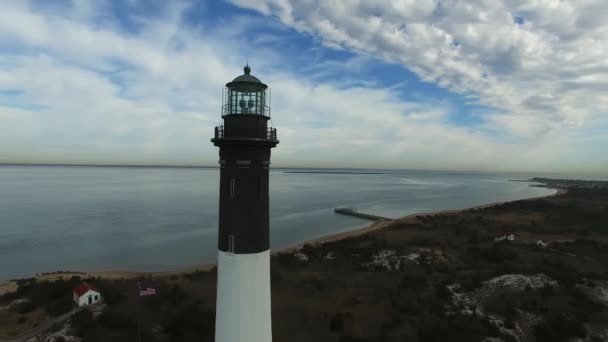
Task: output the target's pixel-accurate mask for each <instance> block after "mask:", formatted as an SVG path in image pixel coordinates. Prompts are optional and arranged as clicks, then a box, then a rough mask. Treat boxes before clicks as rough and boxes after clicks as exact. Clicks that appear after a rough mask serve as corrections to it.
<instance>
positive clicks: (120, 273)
mask: <svg viewBox="0 0 608 342" xmlns="http://www.w3.org/2000/svg"><path fill="white" fill-rule="evenodd" d="M552 189H554V190H555V192H554V193H552V194H549V195H544V196H537V197H530V198H524V199H521V200H515V201H523V200H526V201H527V200H537V199H541V198H547V197H554V196H559V195H562V194H565V193H567V192H568V190H567V189H564V188H552ZM509 202H514V201H507V202H492V203H488V204H483V205H479V206H474V207H469V208H463V209H445V210H434V211H427V212H417V213H412V214H409V215H406V216H402V217H400V218H396V219H393V220H385V221H377V222H374V223H372V224H369V225H367V226H364V227H361V228H356V229H353V230H348V231H345V232H340V233H334V234H329V235H324V236H320V237H317V238H313V239H310V240H305V241H301V242H297V243H295V244H291V245H289V246H285V247H282V248H278V249H275V250H274V251H272V255H277V254H284V253H293V252H296V251H298V250H300V249H301V248H302V247H303V246H305V245H319V244H324V243H328V242H334V241H339V240H343V239H348V238H351V237H355V236H360V235H364V234H367V233H371V232H373V231H376V230H380V229H383V228H385V227H386V226H388V225H389V224H391V223H393V222H399V223H406V222H412V221H415V220H416V217H417V216H420V215H439V214H447V213H458V212H463V211H466V210H471V209H481V208H488V207H491V206H495V205H500V204H504V203H509ZM215 266H216V263H209V264H203V265H198V266H186V267H182V268H178V269H176V270H172V271H156V272H154V271H153V272H144V271H125V270H114V271H97V272H82V271H56V272H48V273H41V274H37V275H35V276H33V277H24V278H21V279H29V278H36V279H37V280H38V281H45V280H48V281H53V280H56V279H59V278H64V279H65V278H70V277H72V276H79V277H81V278H88V277H99V278H103V279H120V278H125V279H129V278H139V277H169V276H172V275H180V274H188V273H194V272H201V271H209V270H211V269H213V268H214V267H215ZM16 280H17V279H13V280H7V281H1V280H0V295H2V294H3V293H6V292H12V291H15V290H16V288H17V286H16Z"/></svg>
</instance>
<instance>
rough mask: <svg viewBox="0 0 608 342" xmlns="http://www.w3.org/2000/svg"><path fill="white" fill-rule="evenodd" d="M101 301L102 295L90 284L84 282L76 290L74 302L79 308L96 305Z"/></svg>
mask: <svg viewBox="0 0 608 342" xmlns="http://www.w3.org/2000/svg"><path fill="white" fill-rule="evenodd" d="M99 301H101V293H99V291H98V290H97V288H96V287H95V286H93V285H91V284H89V283H86V282H82V283H80V285H78V286H76V287H75V288H74V302H75V303H76V305H78V306H85V305H90V304H95V303H97V302H99Z"/></svg>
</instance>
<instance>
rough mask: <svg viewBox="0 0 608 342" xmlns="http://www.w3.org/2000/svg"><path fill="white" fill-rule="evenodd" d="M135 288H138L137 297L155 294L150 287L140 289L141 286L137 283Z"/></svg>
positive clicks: (154, 290)
mask: <svg viewBox="0 0 608 342" xmlns="http://www.w3.org/2000/svg"><path fill="white" fill-rule="evenodd" d="M137 286H138V287H139V296H140V297H141V296H152V295H155V294H156V289H153V288H151V287H148V288H146V289H145V290H142V289H141V284H139V283H137Z"/></svg>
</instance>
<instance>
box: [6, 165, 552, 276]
mask: <svg viewBox="0 0 608 342" xmlns="http://www.w3.org/2000/svg"><path fill="white" fill-rule="evenodd" d="M302 171H305V172H304V173H301V172H302ZM308 171H314V172H319V173H308ZM326 171H327V172H335V171H336V170H281V169H274V170H271V172H270V197H271V198H270V201H271V209H270V217H271V220H270V231H271V246H272V248H279V247H284V246H288V245H292V244H294V243H297V242H301V241H305V240H309V239H312V238H316V237H320V236H323V235H327V234H332V233H337V232H343V231H347V230H350V229H353V228H357V227H360V226H362V225H366V224H367V223H368V222H367V221H362V220H359V219H355V218H350V217H345V216H339V215H335V214H334V213H333V209H334V208H335V207H337V206H351V207H356V208H357V209H359V210H360V211H365V212H369V213H372V214H377V215H382V216H388V217H400V216H404V215H407V214H411V213H415V212H422V211H430V210H436V209H457V208H466V207H470V206H475V205H481V204H485V203H490V202H497V201H509V200H515V199H522V198H527V197H534V196H542V195H547V194H550V193H552V192H553V190H549V189H544V188H536V187H530V186H529V184H528V183H522V182H509V181H508V180H509V178H524V177H529V176H532V175H496V174H486V173H476V174H462V173H460V174H459V173H441V172H421V171H411V172H408V171H372V170H369V171H365V170H356V171H354V170H339V171H341V172H348V171H353V172H368V174H337V173H327V172H326ZM371 173H373V174H371ZM218 180H219V170H218V169H205V168H151V167H150V168H148V167H64V166H61V167H59V166H49V167H46V166H0V279H10V278H16V277H25V276H31V275H34V274H36V273H40V272H49V271H56V270H71V271H77V270H82V271H98V270H141V271H162V270H170V269H176V268H180V267H185V266H192V265H197V264H204V263H210V262H214V261H215V257H216V239H217V221H218V216H217V212H218Z"/></svg>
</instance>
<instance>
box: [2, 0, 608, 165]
mask: <svg viewBox="0 0 608 342" xmlns="http://www.w3.org/2000/svg"><path fill="white" fill-rule="evenodd" d="M234 3H236V4H238V5H239V6H244V7H247V8H250V9H253V10H255V11H258V12H260V13H262V14H263V15H267V16H276V17H277V18H279V20H280V22H282V23H283V24H280V23H278V22H277V21H275V20H272V19H271V20H268V19H267V18H264V17H262V16H258V15H252V14H251V13H243V12H239V13H235V14H234V15H232V16H231V17H230V19H231V20H230V21H231V22H232V24H233V25H231V26H230V27H228V26H226V25H216V24H214V22H213V21H211V19H209V18H206V17H205V19H203V17H202V16H201V18H199V19H200V20H198V21H197V22H196V23H195V24H192V23H189V22H187V20H186V19H185V16H186V15H187V14H188V15H193V13H192V12H193V8H192V7H190V5H189V3H187V2H171V3H167V4H166V5H164V6H165V7H163V8H162V9H161V10H159V11H158V13H157V12H154V14H153V15H152V14H150V13H144V12H138V11H137V8H139V7H138V4H137V3H133V4H132V5H130V6H131V7H130V9H129V11H127V12H125V13H121V16H122V17H123V18H122V19H121V20H123V21H124V20H127V21H128V22H127V23H124V22H121V20H118V18H117V15H116V9H113V8H112V6H110V3H107V2H98V1H90V2H85V1H82V2H81V1H78V2H74V3H73V4H72V5H66V6H64V7H61V8H55V7H51V6H50V5H49V6H46V7H40V6H33V5H32V4H31V3H28V2H24V1H23V2H10V4H3V5H2V6H3V8H2V11H0V39H1V41H2V42H3V43H0V51H2V52H3V53H2V57H0V94H3V92H4V93H5V94H8V95H2V96H0V120H2V125H0V162H77V163H128V164H140V163H143V164H186V165H216V160H217V150H216V148H215V147H213V146H212V145H211V143H210V142H209V138H210V137H211V135H212V132H213V126H214V125H216V124H218V123H219V122H220V113H219V108H220V106H221V103H220V102H221V87H222V86H223V85H224V84H225V83H226V82H227V81H230V80H231V79H232V78H234V77H235V76H237V75H238V74H239V73H240V71H241V68H242V64H243V59H244V58H243V57H244V56H247V55H248V56H249V59H250V61H252V64H253V73H254V74H255V75H256V76H259V77H260V78H261V79H262V80H263V81H264V82H266V83H268V84H269V85H270V86H271V87H272V88H273V89H274V91H273V97H272V99H273V123H274V124H275V126H277V127H278V131H279V139H280V140H281V144H280V145H279V147H278V148H277V149H276V150H273V164H274V165H279V166H330V167H394V168H401V167H406V168H418V169H483V170H496V169H510V170H520V169H530V168H533V169H539V170H540V169H547V168H563V169H566V168H568V169H576V167H578V166H580V163H579V164H575V163H571V162H569V161H564V160H561V158H559V157H556V154H555V151H553V150H552V148H554V147H555V146H567V145H568V144H570V145H572V146H577V148H585V147H586V146H588V143H587V142H585V141H586V140H585V139H586V138H585V136H584V135H581V134H580V132H582V131H583V130H584V129H587V128H588V125H590V124H591V123H596V122H597V123H598V125H605V127H608V124H607V123H606V122H604V121H601V120H600V119H599V118H598V117H599V116H600V115H601V114H602V110H604V112H603V113H605V108H606V104H607V103H606V100H605V99H604V98H603V97H601V96H599V95H600V94H599V91H596V90H595V89H598V87H600V88H601V86H602V84H604V79H603V76H602V73H601V72H600V71H601V70H604V69H605V65H603V64H602V61H601V60H600V58H599V57H598V56H599V55H600V54H599V52H593V51H591V52H590V54H589V55H587V56H580V55H579V54H576V53H574V52H571V53H570V55H569V54H568V53H567V51H570V50H569V49H572V50H573V49H575V48H579V47H580V46H584V45H585V44H587V43H585V41H586V39H590V35H591V36H592V37H595V36H594V35H601V34H602V33H601V32H604V31H602V30H600V29H598V28H594V27H596V26H597V25H603V21H602V20H601V19H602V18H596V17H594V19H593V22H595V24H592V23H589V22H585V23H584V24H583V23H579V22H578V21H577V22H576V25H581V26H580V32H578V31H577V33H576V34H573V33H572V32H569V31H568V30H566V29H565V28H563V27H561V26H559V25H557V23H553V21H552V20H551V15H548V16H542V17H541V16H539V15H538V14H537V12H539V11H541V10H539V9H538V8H537V7H539V6H541V5H538V6H537V7H534V6H532V7H530V6H525V5H523V4H518V3H515V2H512V3H511V2H509V3H508V4H509V6H510V7H506V6H505V7H500V8H498V9H496V8H494V7H492V6H491V4H485V3H471V5H470V6H465V5H461V4H460V3H452V2H446V3H447V5H445V7H442V8H438V7H437V6H436V5H430V4H429V3H428V2H413V1H412V2H404V4H405V5H400V3H395V4H394V5H391V4H389V3H388V2H386V3H385V2H374V3H370V4H360V3H358V2H357V3H353V4H350V3H349V2H323V3H315V2H310V1H301V2H300V1H298V2H297V3H296V2H293V3H290V2H289V1H265V2H264V1H262V2H255V3H253V2H252V3H251V4H250V3H248V2H244V1H234ZM442 3H443V2H442ZM75 4H77V6H76V5H75ZM484 4H485V5H484ZM442 6H443V5H442ZM541 7H542V6H541ZM573 10H575V9H573ZM568 13H570V12H567V13H566V14H562V16H568V15H569V14H568ZM515 14H516V15H518V16H521V17H522V18H524V19H523V21H522V23H520V24H517V23H515V22H514V21H513V15H515ZM596 16H597V15H596ZM214 20H216V22H217V21H219V22H222V21H223V20H226V19H225V18H219V19H218V18H215V19H214ZM494 21H498V22H499V23H500V25H498V24H496V25H495V24H492V25H489V24H488V23H489V22H492V23H493V22H494ZM470 22H471V23H470ZM285 25H287V26H289V27H292V28H295V29H296V30H299V31H301V32H304V33H305V34H311V35H313V36H314V37H318V39H320V40H321V42H322V43H324V44H326V45H327V46H339V47H340V48H341V49H343V50H344V51H346V52H347V53H346V55H347V56H348V57H346V58H342V57H335V58H333V59H326V58H324V56H323V54H319V55H318V56H319V59H314V60H311V61H309V62H308V64H306V63H305V62H306V60H305V59H306V57H300V58H299V59H298V63H300V64H299V66H300V67H298V68H294V67H293V59H294V58H295V57H294V55H297V54H298V52H297V51H296V52H295V53H294V52H291V53H288V51H287V49H277V48H276V45H275V44H285V42H288V43H289V44H292V42H289V36H285V35H286V34H288V33H289V30H288V29H286V28H285ZM552 25H553V26H552ZM594 25H596V26H594ZM583 26H584V27H583ZM256 29H257V30H260V32H261V33H260V34H259V35H258V34H254V36H255V37H257V39H253V40H249V39H246V38H244V37H245V36H246V34H250V33H251V32H256V31H255V30H256ZM262 29H263V31H264V32H262ZM577 30H578V29H577ZM286 32H287V33H286ZM589 32H592V33H589ZM593 32H596V33H593ZM560 35H561V36H560ZM595 38H597V39H599V36H598V37H595ZM560 39H562V40H564V41H566V40H567V43H563V44H570V45H572V46H571V47H569V48H566V47H564V46H562V42H561V40H560ZM290 46H292V45H290ZM313 48H314V49H321V48H320V47H317V46H315V47H313ZM323 49H324V48H323ZM595 49H598V47H595ZM330 50H331V49H330ZM332 51H333V50H332ZM348 51H355V52H356V53H355V54H354V55H353V54H351V53H350V52H348ZM556 52H557V54H556ZM575 52H576V51H575ZM558 55H559V57H558ZM593 56H596V57H593ZM296 57H297V56H296ZM377 58H381V59H385V60H387V61H391V62H397V63H400V64H402V65H404V66H405V67H407V68H408V69H410V70H412V71H414V72H415V73H416V74H417V75H418V76H419V77H420V78H421V79H422V80H425V81H428V82H432V83H435V84H439V85H441V86H443V87H446V88H447V89H450V91H452V92H456V93H461V94H464V95H465V96H466V97H467V98H468V99H469V100H471V101H476V102H477V103H480V104H483V105H487V106H490V107H491V108H496V110H490V111H487V113H484V114H483V115H482V117H483V120H482V122H481V124H480V125H469V126H466V125H455V124H453V123H451V122H450V120H449V118H450V117H451V116H453V115H454V109H453V108H452V107H451V105H450V104H449V103H448V102H445V101H441V100H437V99H432V98H430V99H429V98H422V99H420V98H419V99H410V100H404V96H403V92H404V91H406V92H407V91H414V90H415V89H408V88H407V87H405V86H404V87H402V86H399V87H397V86H395V85H394V84H391V85H385V84H382V83H381V82H379V81H378V80H376V79H375V80H368V79H365V78H354V77H350V76H348V75H350V74H357V73H359V72H360V71H361V70H364V69H365V68H366V67H367V65H368V64H369V62H370V61H373V60H376V59H377ZM558 60H572V62H571V63H570V62H569V63H567V64H565V65H563V67H562V68H558V67H556V66H555V65H554V64H553V63H554V62H555V61H558ZM585 60H586V61H587V62H585V63H582V61H585ZM549 62H551V63H549ZM580 70H587V72H583V73H577V72H578V71H580ZM559 75H561V76H564V75H569V76H568V77H567V78H564V79H563V80H561V79H560V78H559V77H558V76H559ZM591 85H593V86H591ZM558 109H559V110H558ZM564 132H566V133H568V134H563V133H564ZM575 133H576V134H575ZM596 136H597V134H596ZM575 152H576V149H573V148H570V149H569V150H568V152H567V156H568V158H570V159H569V160H574V159H575V158H574V157H573V155H574V154H575ZM591 157H592V156H591V155H589V156H587V157H586V158H591ZM606 163H607V162H605V161H600V162H597V163H595V164H594V167H595V168H596V169H601V168H606V167H607V165H606ZM577 165H578V166H577Z"/></svg>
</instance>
